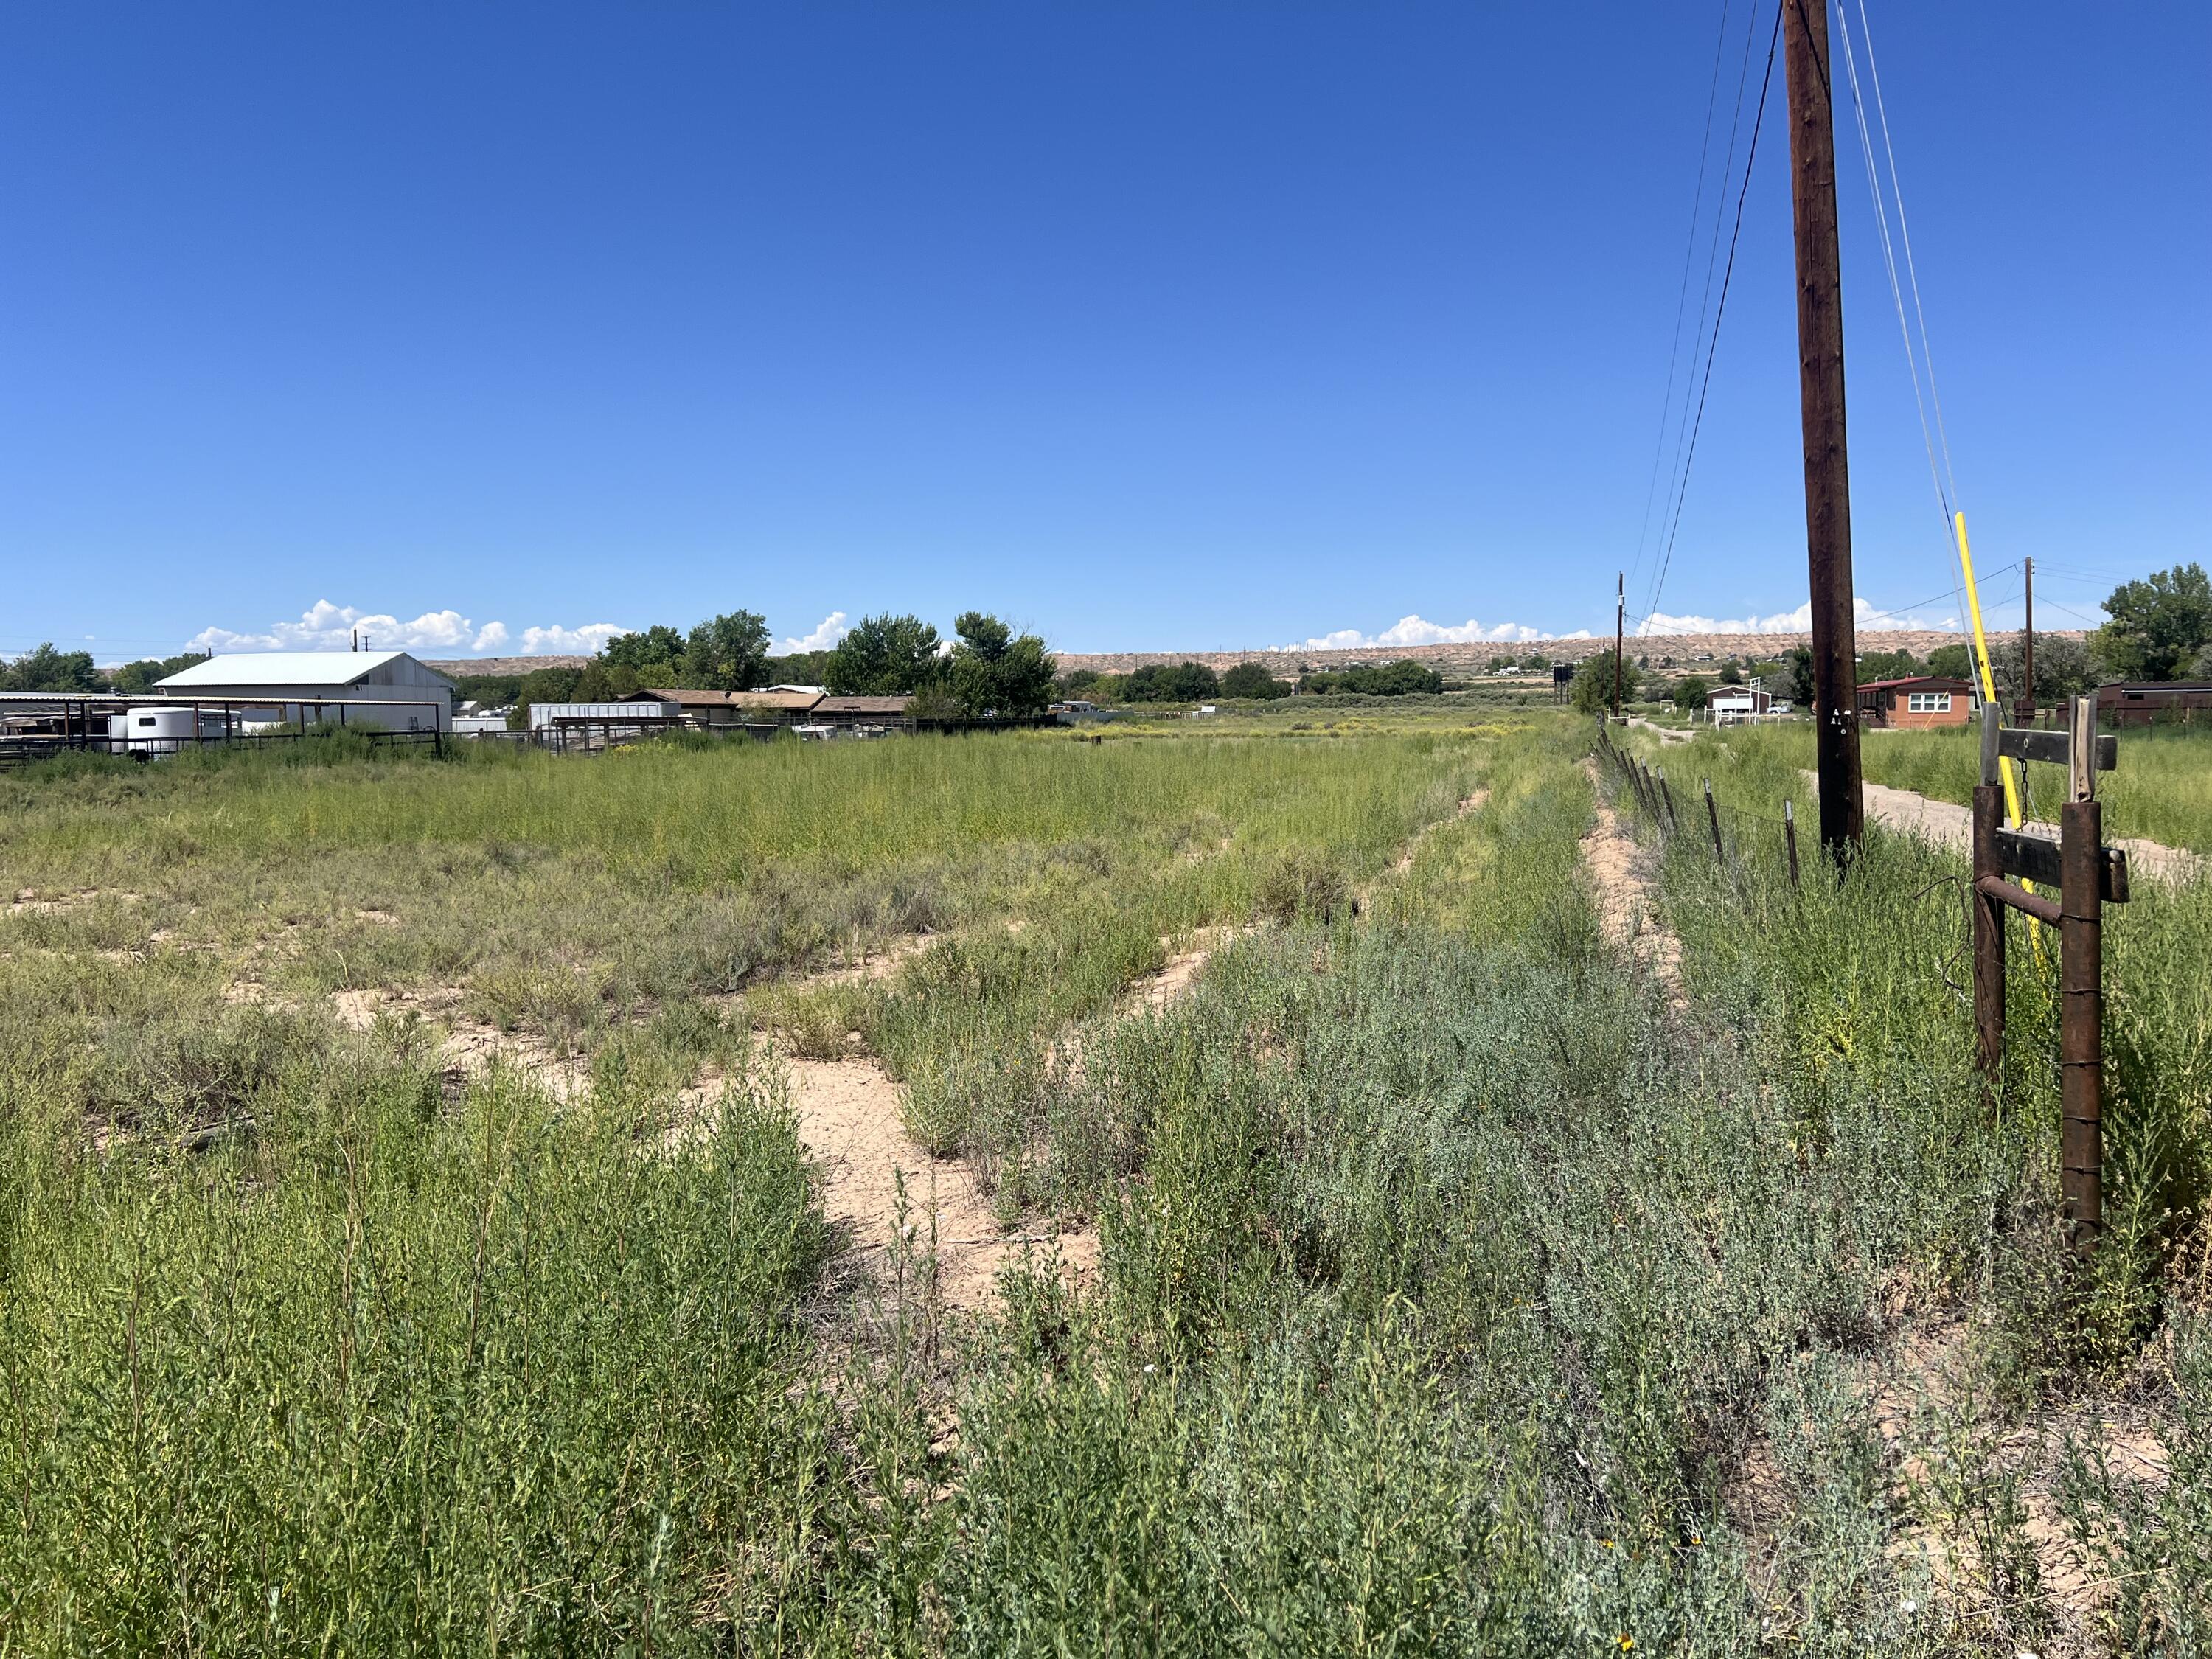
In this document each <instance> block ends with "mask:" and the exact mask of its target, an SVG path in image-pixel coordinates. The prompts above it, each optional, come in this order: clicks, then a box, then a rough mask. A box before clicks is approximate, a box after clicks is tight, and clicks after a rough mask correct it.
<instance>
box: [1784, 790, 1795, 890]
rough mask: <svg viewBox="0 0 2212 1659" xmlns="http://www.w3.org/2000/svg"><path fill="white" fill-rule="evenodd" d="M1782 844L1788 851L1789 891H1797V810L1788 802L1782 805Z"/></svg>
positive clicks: (1785, 801) (1793, 803)
mask: <svg viewBox="0 0 2212 1659" xmlns="http://www.w3.org/2000/svg"><path fill="white" fill-rule="evenodd" d="M1782 843H1783V845H1784V846H1785V847H1787V848H1789V849H1790V891H1791V892H1793V893H1794V892H1796V890H1797V809H1796V803H1795V802H1793V801H1790V800H1787V799H1785V800H1784V802H1783V803H1782Z"/></svg>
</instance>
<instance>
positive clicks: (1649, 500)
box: [1629, 0, 1751, 579]
mask: <svg viewBox="0 0 2212 1659" xmlns="http://www.w3.org/2000/svg"><path fill="white" fill-rule="evenodd" d="M1732 9H1733V0H1721V26H1720V31H1719V33H1717V35H1716V36H1715V37H1714V40H1713V72H1712V77H1711V80H1710V81H1709V82H1707V84H1706V88H1705V131H1703V132H1702V133H1701V134H1700V135H1699V139H1698V188H1697V191H1696V193H1695V194H1694V195H1693V196H1692V197H1691V198H1690V234H1689V235H1688V237H1687V238H1686V240H1684V242H1683V246H1682V280H1681V283H1680V286H1679V288H1678V289H1677V290H1676V292H1675V295H1674V337H1673V338H1672V339H1671V340H1670V341H1668V346H1667V391H1666V395H1665V396H1663V397H1662V398H1660V400H1659V430H1658V433H1657V434H1656V436H1655V438H1654V441H1653V442H1652V446H1651V477H1650V482H1649V483H1646V484H1645V485H1644V523H1643V525H1642V526H1641V527H1640V528H1639V529H1638V531H1637V532H1636V557H1635V558H1634V559H1633V560H1632V562H1630V565H1629V571H1630V574H1632V575H1635V576H1637V577H1638V579H1641V577H1642V576H1643V574H1644V553H1645V552H1646V550H1647V547H1646V544H1647V543H1648V541H1649V540H1650V534H1651V508H1652V506H1653V504H1654V503H1655V502H1656V501H1657V500H1658V498H1659V464H1660V462H1661V461H1662V460H1664V459H1666V455H1667V428H1668V427H1669V426H1672V425H1674V423H1675V420H1674V376H1675V372H1676V370H1677V369H1678V368H1680V364H1681V356H1682V319H1683V318H1684V317H1685V316H1686V315H1687V314H1688V312H1689V308H1690V268H1691V266H1692V264H1695V263H1696V260H1697V254H1698V229H1699V224H1700V222H1702V221H1703V219H1704V217H1705V173H1706V170H1707V167H1708V164H1709V163H1710V162H1711V159H1712V149H1713V111H1714V110H1715V109H1716V108H1717V106H1718V105H1719V102H1720V87H1721V64H1722V61H1723V58H1725V56H1726V54H1727V50H1728V35H1729V14H1730V12H1731V11H1732ZM1743 49H1744V68H1743V69H1742V70H1739V71H1738V72H1737V76H1736V88H1735V112H1733V113H1732V114H1731V115H1730V116H1729V149H1728V155H1727V158H1726V159H1725V160H1724V161H1723V163H1722V167H1721V185H1722V191H1721V193H1722V194H1723V197H1724V196H1725V194H1726V189H1727V184H1728V175H1729V173H1730V172H1731V171H1733V170H1734V165H1735V134H1736V128H1737V126H1738V125H1739V124H1740V123H1741V121H1742V119H1743V86H1744V81H1743V77H1744V76H1745V74H1747V73H1748V71H1749V68H1750V63H1751V32H1750V30H1749V28H1748V27H1747V28H1746V30H1745V32H1744V47H1743ZM1719 240H1720V221H1719V219H1718V218H1717V217H1716V218H1715V219H1714V221H1713V241H1714V244H1715V245H1716V246H1717V245H1718V243H1719ZM1711 295H1712V261H1711V258H1710V256H1709V257H1708V258H1707V259H1706V262H1705V297H1704V299H1701V300H1700V301H1699V313H1698V335H1699V337H1700V338H1702V337H1704V334H1705V301H1709V300H1710V299H1711ZM1697 355H1698V349H1697V343H1696V341H1695V340H1693V341H1692V343H1691V346H1690V360H1691V361H1692V362H1696V361H1697ZM1686 401H1687V400H1686V399H1685V402H1686ZM1675 453H1676V456H1677V458H1678V459H1679V457H1680V453H1681V446H1680V440H1679V438H1678V439H1677V441H1676V444H1675ZM1672 477H1673V475H1672V474H1671V473H1670V474H1669V475H1668V479H1669V483H1670V485H1671V483H1672ZM1669 493H1671V489H1670V492H1669Z"/></svg>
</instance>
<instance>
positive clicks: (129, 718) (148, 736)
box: [107, 708, 222, 759]
mask: <svg viewBox="0 0 2212 1659" xmlns="http://www.w3.org/2000/svg"><path fill="white" fill-rule="evenodd" d="M221 736H222V715H221V714H214V715H212V716H210V715H207V714H203V713H202V712H201V711H200V710H198V709H197V708H133V709H131V710H130V711H129V712H127V713H125V714H110V715H109V716H108V717H107V746H108V748H109V749H110V750H112V752H114V753H116V754H118V755H137V756H138V757H140V758H142V759H143V758H145V757H149V756H154V755H173V754H175V753H177V752H178V751H179V750H184V749H191V748H196V747H197V746H198V742H199V739H200V738H203V737H221Z"/></svg>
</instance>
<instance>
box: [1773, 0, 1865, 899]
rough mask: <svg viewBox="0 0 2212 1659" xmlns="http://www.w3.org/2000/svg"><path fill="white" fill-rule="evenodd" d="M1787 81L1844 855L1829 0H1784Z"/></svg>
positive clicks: (1818, 605)
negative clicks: (1788, 86)
mask: <svg viewBox="0 0 2212 1659" xmlns="http://www.w3.org/2000/svg"><path fill="white" fill-rule="evenodd" d="M1781 3H1782V14H1783V25H1782V26H1783V34H1784V47H1783V57H1784V64H1785V65H1786V68H1787V73H1788V79H1789V85H1790V204H1791V207H1792V209H1793V214H1792V217H1793V220H1794V223H1795V226H1796V242H1797V384H1798V396H1799V401H1800V405H1801V410H1802V420H1803V425H1804V430H1805V550H1806V562H1807V566H1808V571H1809V574H1810V575H1811V577H1812V600H1813V604H1812V613H1813V614H1812V625H1813V721H1814V736H1813V745H1814V763H1815V767H1816V769H1817V771H1818V774H1819V776H1820V843H1821V845H1822V846H1823V847H1825V848H1826V849H1827V851H1828V854H1829V856H1830V857H1832V858H1833V859H1836V860H1838V861H1841V860H1844V859H1845V858H1847V857H1848V856H1849V855H1850V853H1851V852H1852V850H1853V849H1854V848H1857V846H1858V844H1859V842H1861V841H1862V840H1863V838H1864V836H1865V819H1864V817H1863V811H1864V809H1863V805H1862V804H1861V801H1860V795H1859V727H1858V708H1857V702H1858V675H1857V668H1856V666H1855V659H1856V658H1857V637H1856V629H1855V627H1854V625H1853V622H1852V617H1851V484H1850V465H1849V463H1848V461H1847V459H1846V458H1845V450H1844V282H1843V273H1842V270H1841V269H1840V266H1839V264H1838V253H1837V248H1836V117H1835V106H1834V104H1833V102H1832V100H1831V96H1830V93H1831V88H1830V84H1829V67H1830V65H1829V58H1828V9H1827V0H1781Z"/></svg>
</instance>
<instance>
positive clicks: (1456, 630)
mask: <svg viewBox="0 0 2212 1659" xmlns="http://www.w3.org/2000/svg"><path fill="white" fill-rule="evenodd" d="M1588 637H1589V630H1587V629H1583V630H1580V631H1578V632H1576V633H1573V634H1546V633H1542V632H1540V631H1539V630H1538V629H1534V628H1530V627H1528V625H1527V624H1526V623H1496V624H1494V625H1493V626H1492V627H1488V628H1485V627H1484V626H1483V625H1482V624H1481V623H1479V622H1476V621H1474V619H1473V618H1472V617H1470V618H1469V619H1468V621H1466V622H1463V623H1432V622H1430V621H1428V620H1427V619H1426V618H1425V617H1399V618H1398V620H1397V621H1396V622H1395V623H1393V624H1392V625H1391V626H1389V628H1386V629H1383V631H1382V632H1381V633H1380V634H1363V633H1361V632H1360V631H1359V630H1358V629H1356V628H1340V629H1337V630H1336V631H1335V632H1334V633H1333V634H1317V635H1315V636H1314V637H1313V638H1312V639H1310V640H1301V641H1298V642H1297V644H1295V645H1279V646H1276V647H1274V649H1276V650H1278V651H1373V650H1377V649H1383V648H1387V647H1390V646H1394V645H1395V646H1406V645H1465V644H1468V643H1469V642H1471V641H1480V640H1502V641H1509V642H1510V643H1512V644H1516V645H1517V644H1520V643H1521V642H1522V641H1526V640H1550V639H1567V640H1578V639H1587V638H1588Z"/></svg>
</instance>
